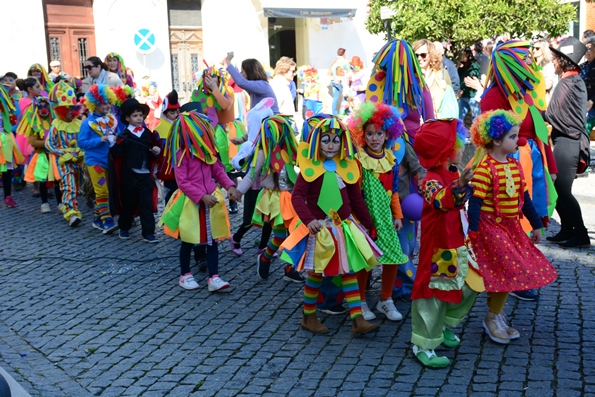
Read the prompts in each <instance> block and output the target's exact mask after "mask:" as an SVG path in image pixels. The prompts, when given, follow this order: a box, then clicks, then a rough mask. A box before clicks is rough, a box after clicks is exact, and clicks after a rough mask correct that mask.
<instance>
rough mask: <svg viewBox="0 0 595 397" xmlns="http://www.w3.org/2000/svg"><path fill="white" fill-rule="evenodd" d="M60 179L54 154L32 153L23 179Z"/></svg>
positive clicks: (39, 180)
mask: <svg viewBox="0 0 595 397" xmlns="http://www.w3.org/2000/svg"><path fill="white" fill-rule="evenodd" d="M58 180H60V173H59V172H58V165H57V161H56V156H55V155H53V154H47V153H43V152H42V153H33V156H32V157H31V161H29V165H28V166H27V172H26V173H25V181H27V182H46V181H50V182H52V181H58Z"/></svg>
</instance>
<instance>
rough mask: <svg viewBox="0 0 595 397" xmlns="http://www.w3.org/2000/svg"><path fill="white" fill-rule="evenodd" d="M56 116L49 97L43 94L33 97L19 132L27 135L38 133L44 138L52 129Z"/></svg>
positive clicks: (22, 118)
mask: <svg viewBox="0 0 595 397" xmlns="http://www.w3.org/2000/svg"><path fill="white" fill-rule="evenodd" d="M54 117H55V115H54V111H53V109H52V106H51V105H50V101H49V99H48V98H45V97H42V96H39V97H36V98H33V102H31V106H27V109H26V110H25V113H24V114H23V116H22V117H21V120H20V121H19V124H18V126H17V134H22V135H24V136H27V137H29V136H31V135H38V136H39V137H40V138H44V137H45V134H46V133H47V132H48V131H49V130H50V127H51V125H52V120H53V119H54Z"/></svg>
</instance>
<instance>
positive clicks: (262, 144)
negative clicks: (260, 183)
mask: <svg viewBox="0 0 595 397" xmlns="http://www.w3.org/2000/svg"><path fill="white" fill-rule="evenodd" d="M292 122H293V120H292V118H291V117H290V116H283V115H280V114H278V115H275V116H271V117H267V118H265V119H264V120H263V121H262V124H261V125H260V132H259V133H258V136H257V137H256V140H255V141H254V151H253V152H252V154H251V155H250V157H249V158H248V159H247V161H246V162H245V163H244V168H248V166H249V167H250V169H251V170H252V172H251V175H250V176H251V177H254V169H255V168H256V162H257V160H258V152H259V151H261V150H262V152H263V154H264V165H263V166H262V176H266V175H268V174H270V173H277V174H278V173H280V172H281V170H282V169H283V168H284V166H285V165H286V164H287V165H289V166H290V167H291V166H293V164H295V160H296V157H297V140H296V139H295V131H294V129H293V127H292Z"/></svg>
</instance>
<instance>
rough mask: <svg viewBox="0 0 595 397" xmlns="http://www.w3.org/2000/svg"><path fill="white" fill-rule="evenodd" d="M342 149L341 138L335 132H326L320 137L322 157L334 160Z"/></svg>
mask: <svg viewBox="0 0 595 397" xmlns="http://www.w3.org/2000/svg"><path fill="white" fill-rule="evenodd" d="M340 149H341V137H340V136H339V135H337V134H335V133H333V132H325V133H324V134H322V136H321V137H320V155H321V156H320V157H322V158H325V159H332V158H333V157H335V156H336V155H337V154H338V153H339V150H340Z"/></svg>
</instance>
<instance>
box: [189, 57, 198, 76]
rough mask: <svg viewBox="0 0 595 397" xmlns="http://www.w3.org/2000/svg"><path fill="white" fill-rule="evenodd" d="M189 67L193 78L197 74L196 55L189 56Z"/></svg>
mask: <svg viewBox="0 0 595 397" xmlns="http://www.w3.org/2000/svg"><path fill="white" fill-rule="evenodd" d="M190 67H191V68H192V76H194V75H195V74H196V73H197V72H198V54H190Z"/></svg>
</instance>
